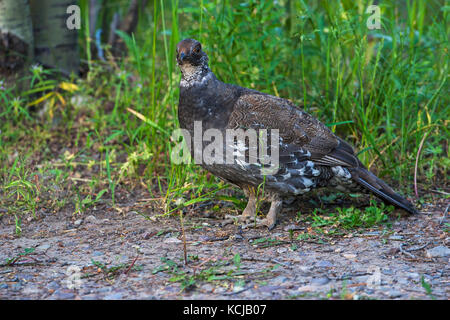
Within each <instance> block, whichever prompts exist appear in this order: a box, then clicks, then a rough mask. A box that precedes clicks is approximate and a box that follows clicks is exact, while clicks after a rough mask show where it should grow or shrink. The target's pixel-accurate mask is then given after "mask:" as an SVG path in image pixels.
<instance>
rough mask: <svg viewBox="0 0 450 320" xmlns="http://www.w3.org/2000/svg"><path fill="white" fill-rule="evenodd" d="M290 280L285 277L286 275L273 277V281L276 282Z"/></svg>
mask: <svg viewBox="0 0 450 320" xmlns="http://www.w3.org/2000/svg"><path fill="white" fill-rule="evenodd" d="M288 280H289V279H288V278H286V277H284V276H278V277H276V278H273V279H272V281H273V283H275V284H278V283H283V282H286V281H288Z"/></svg>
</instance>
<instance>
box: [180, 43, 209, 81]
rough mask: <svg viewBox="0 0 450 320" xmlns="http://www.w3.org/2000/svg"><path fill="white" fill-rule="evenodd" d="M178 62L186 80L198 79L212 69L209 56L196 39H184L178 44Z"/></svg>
mask: <svg viewBox="0 0 450 320" xmlns="http://www.w3.org/2000/svg"><path fill="white" fill-rule="evenodd" d="M177 63H178V66H179V67H180V70H181V73H182V74H183V79H184V80H186V81H192V80H194V81H198V80H200V79H201V78H202V77H203V76H204V75H205V74H206V73H208V72H209V71H210V70H209V68H208V56H207V55H206V53H205V52H203V50H202V45H201V44H200V42H198V41H197V40H194V39H184V40H181V41H180V42H179V43H178V44H177Z"/></svg>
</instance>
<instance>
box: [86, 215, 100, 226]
mask: <svg viewBox="0 0 450 320" xmlns="http://www.w3.org/2000/svg"><path fill="white" fill-rule="evenodd" d="M84 221H86V222H87V223H92V224H96V223H98V219H97V218H96V217H94V216H93V215H89V216H87V217H86V218H85V219H84Z"/></svg>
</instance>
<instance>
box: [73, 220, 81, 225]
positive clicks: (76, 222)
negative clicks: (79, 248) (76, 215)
mask: <svg viewBox="0 0 450 320" xmlns="http://www.w3.org/2000/svg"><path fill="white" fill-rule="evenodd" d="M82 223H83V219H78V220H75V222H74V223H73V224H74V225H75V227H79V226H80V225H81V224H82Z"/></svg>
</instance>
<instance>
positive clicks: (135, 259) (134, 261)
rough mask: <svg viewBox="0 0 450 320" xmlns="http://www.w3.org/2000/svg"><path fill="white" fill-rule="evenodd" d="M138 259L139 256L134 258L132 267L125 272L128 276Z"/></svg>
mask: <svg viewBox="0 0 450 320" xmlns="http://www.w3.org/2000/svg"><path fill="white" fill-rule="evenodd" d="M137 259H139V256H136V258H134V260H133V262H131V264H130V266H129V267H128V268H127V270H125V272H124V273H125V274H128V272H129V271H130V270H131V268H133V266H134V264H135V263H136V261H137Z"/></svg>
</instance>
